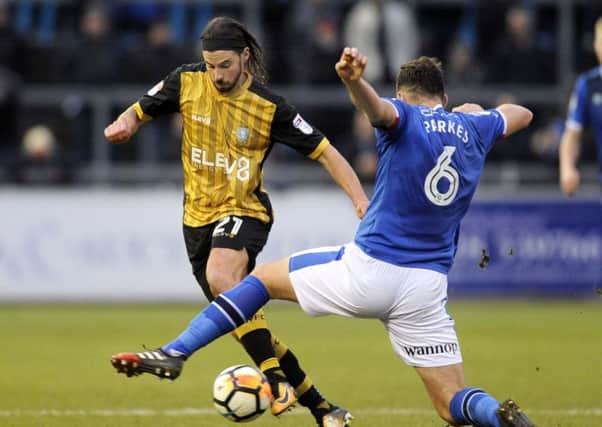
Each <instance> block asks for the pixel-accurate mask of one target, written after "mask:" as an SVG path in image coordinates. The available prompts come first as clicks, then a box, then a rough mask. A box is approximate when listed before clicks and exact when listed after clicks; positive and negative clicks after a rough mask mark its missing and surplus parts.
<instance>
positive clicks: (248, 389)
mask: <svg viewBox="0 0 602 427" xmlns="http://www.w3.org/2000/svg"><path fill="white" fill-rule="evenodd" d="M271 401H272V390H271V388H270V384H269V383H268V379H267V378H266V376H265V375H264V374H263V372H261V371H260V370H258V369H256V368H254V367H253V366H249V365H235V366H230V367H229V368H226V369H224V370H223V371H222V372H220V373H219V374H218V375H217V378H216V379H215V382H214V383H213V404H214V405H215V408H216V409H217V412H219V413H220V414H221V415H223V416H224V417H226V418H227V419H229V420H231V421H234V422H236V423H245V422H248V421H252V420H254V419H256V418H257V417H259V416H260V415H261V414H263V413H264V412H265V410H266V409H268V408H269V407H270V403H271Z"/></svg>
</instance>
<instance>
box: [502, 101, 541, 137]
mask: <svg viewBox="0 0 602 427" xmlns="http://www.w3.org/2000/svg"><path fill="white" fill-rule="evenodd" d="M496 110H498V111H500V112H501V113H502V114H503V115H504V118H505V119H506V136H508V135H512V134H513V133H515V132H518V131H519V130H522V129H524V128H526V127H527V126H529V124H530V123H531V120H533V113H532V112H531V110H529V109H528V108H525V107H523V106H522V105H517V104H502V105H500V106H498V107H496Z"/></svg>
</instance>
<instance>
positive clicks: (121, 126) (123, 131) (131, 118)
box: [105, 107, 143, 144]
mask: <svg viewBox="0 0 602 427" xmlns="http://www.w3.org/2000/svg"><path fill="white" fill-rule="evenodd" d="M142 123H143V122H142V120H140V119H139V118H138V114H136V110H134V108H133V107H129V108H128V109H127V110H125V111H124V112H123V113H121V114H120V115H119V117H118V118H117V120H115V121H114V122H113V123H111V124H110V125H109V126H107V127H106V128H105V138H106V139H107V140H108V141H109V142H111V143H113V144H120V143H122V142H126V141H127V140H128V139H130V138H131V137H132V136H133V135H134V134H135V133H136V132H137V131H138V128H139V127H140V125H142Z"/></svg>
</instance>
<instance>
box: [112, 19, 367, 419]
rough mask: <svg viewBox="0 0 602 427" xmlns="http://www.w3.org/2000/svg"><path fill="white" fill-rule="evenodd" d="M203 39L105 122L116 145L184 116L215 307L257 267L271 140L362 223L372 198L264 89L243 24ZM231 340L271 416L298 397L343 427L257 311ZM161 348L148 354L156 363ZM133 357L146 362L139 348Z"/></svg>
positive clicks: (196, 260) (124, 367) (191, 230)
mask: <svg viewBox="0 0 602 427" xmlns="http://www.w3.org/2000/svg"><path fill="white" fill-rule="evenodd" d="M201 42H202V48H203V53H202V55H203V60H202V61H201V62H200V63H197V64H189V65H183V66H181V67H179V68H177V69H176V70H174V71H173V72H172V73H170V74H169V75H168V76H167V77H166V78H165V79H164V80H163V81H161V82H160V83H158V84H157V85H156V86H155V87H153V88H152V89H151V90H150V91H149V92H148V93H147V94H146V95H144V96H142V97H141V98H140V99H139V100H138V101H137V102H136V103H134V104H133V105H132V106H131V107H129V108H128V109H126V110H125V111H124V112H123V113H122V114H121V115H120V116H119V117H118V118H117V120H115V121H114V122H113V123H112V124H110V125H109V126H107V128H106V129H105V137H106V138H107V139H108V140H109V141H110V142H111V143H122V142H125V141H127V140H128V139H130V138H131V137H132V135H134V134H135V133H136V131H137V130H138V128H139V127H140V126H141V125H142V124H143V123H144V122H146V121H148V120H151V119H152V118H155V117H157V116H160V115H163V114H168V113H175V112H179V113H180V114H181V115H182V119H183V136H182V166H183V169H184V192H185V199H184V239H185V242H186V248H187V251H188V256H189V259H190V262H191V264H192V268H193V273H194V275H195V277H196V279H197V281H198V283H199V285H200V286H201V288H202V289H203V292H204V293H205V295H206V296H207V298H208V299H209V300H210V301H212V300H213V299H214V298H215V296H217V295H218V294H220V293H221V292H223V291H226V290H228V289H230V288H232V287H233V286H234V285H235V284H236V283H238V282H239V281H240V280H241V279H242V278H243V277H245V276H246V275H247V274H248V273H249V272H250V271H251V270H252V269H253V268H254V266H255V259H256V257H257V255H258V253H259V252H260V251H261V250H262V249H263V247H264V245H265V243H266V241H267V237H268V234H269V232H270V228H271V225H272V219H273V215H272V208H271V205H270V201H269V198H268V194H267V192H266V191H265V190H264V188H263V172H262V168H263V164H264V161H265V159H266V157H267V155H268V154H269V152H270V150H271V148H272V146H273V144H276V143H281V144H286V145H288V146H290V147H292V148H293V149H295V150H296V151H298V152H299V153H300V154H302V155H305V156H307V157H309V158H311V159H315V160H317V161H319V162H320V163H321V164H322V166H323V167H324V168H325V169H326V170H327V171H328V172H329V173H330V175H331V176H332V178H333V179H334V181H335V182H336V183H337V184H338V185H339V186H340V187H342V188H343V190H344V191H345V192H346V193H347V195H348V196H349V198H350V199H351V201H352V203H353V206H354V207H355V210H356V213H357V215H358V217H359V218H362V217H363V216H364V213H365V211H366V208H367V205H368V198H367V197H366V194H365V193H364V191H363V189H362V187H361V185H360V182H359V180H358V178H357V176H356V174H355V172H354V171H353V170H352V168H351V167H350V165H349V164H348V163H347V161H346V160H345V159H344V158H343V157H342V156H341V154H340V153H339V152H338V151H337V150H336V149H335V148H334V147H333V146H332V145H331V144H330V142H329V141H328V139H327V138H326V137H325V136H324V135H323V134H322V133H320V131H318V130H317V129H315V128H314V127H312V126H311V125H310V124H309V123H307V122H306V121H305V120H304V119H303V118H302V117H301V115H300V114H299V113H298V112H297V111H296V110H295V108H294V107H293V106H291V105H290V104H288V103H287V102H286V100H285V99H284V98H282V97H281V96H279V95H277V94H275V93H273V92H272V91H271V90H269V89H268V88H267V87H266V86H265V85H264V84H265V82H266V77H267V73H266V70H265V66H264V62H263V55H262V50H261V47H260V46H259V44H258V43H257V41H256V40H255V38H254V37H253V35H252V34H251V33H249V31H248V30H247V29H246V28H245V27H244V26H243V25H242V24H241V23H239V22H238V21H236V20H234V19H231V18H227V17H218V18H214V19H213V20H211V21H210V22H209V23H208V24H207V26H206V27H205V29H204V30H203V33H202V36H201ZM234 335H235V336H236V338H237V339H238V340H239V341H240V342H241V344H242V345H243V346H244V348H245V349H246V351H247V352H248V353H249V355H250V356H251V358H252V359H253V360H254V362H255V363H256V364H257V365H258V366H259V367H260V369H261V370H262V371H263V372H265V373H266V375H267V376H268V379H269V380H270V383H271V385H272V390H273V394H274V400H273V402H272V413H273V414H275V415H278V414H281V413H282V412H284V411H286V410H287V409H288V408H290V407H291V406H292V405H294V404H295V402H296V400H297V399H298V401H299V403H301V404H302V405H304V406H307V407H308V408H309V409H310V411H311V412H312V414H313V416H314V417H315V419H316V421H317V423H318V425H319V426H338V427H343V426H345V425H347V422H348V420H349V419H350V418H351V416H350V414H349V413H348V412H347V411H346V410H344V409H342V408H339V407H337V406H335V405H333V404H331V403H330V402H328V401H327V400H326V399H325V398H324V397H323V396H322V395H321V394H320V393H319V392H318V390H317V389H316V387H315V386H314V385H313V384H312V382H311V380H310V379H309V377H307V376H306V375H305V372H304V371H303V370H302V369H301V368H300V366H299V363H298V361H297V358H296V357H295V355H294V354H293V353H292V352H291V350H290V349H289V348H287V346H286V345H285V344H284V343H282V341H280V340H279V339H277V338H276V337H274V336H273V335H271V333H270V331H269V330H268V329H267V323H266V320H265V316H264V314H263V312H262V311H261V312H259V313H258V314H257V315H256V316H255V317H254V318H253V319H252V320H250V321H249V322H247V323H246V324H244V325H242V326H241V327H239V328H238V329H236V330H235V331H234ZM160 352H161V350H154V351H152V352H151V353H152V354H153V357H154V358H157V359H159V360H160V359H161V357H160V356H161V354H160ZM147 353H148V352H147ZM136 355H137V356H136V357H141V358H144V357H148V355H147V354H145V353H144V352H142V353H136ZM170 356H172V359H173V356H178V355H175V354H172V355H170ZM138 362H139V361H136V360H132V361H129V362H126V363H125V364H124V361H123V360H120V361H119V363H117V360H116V359H113V364H114V366H115V367H116V368H117V370H118V371H119V372H123V373H125V374H127V375H128V376H131V375H138V374H140V373H142V372H141V371H140V366H141V364H140V363H138ZM180 366H181V365H180ZM152 373H153V374H155V375H157V376H159V377H167V378H172V379H175V378H176V377H177V376H178V375H179V373H180V371H179V369H173V367H171V366H165V367H164V368H161V369H157V370H155V371H154V372H152Z"/></svg>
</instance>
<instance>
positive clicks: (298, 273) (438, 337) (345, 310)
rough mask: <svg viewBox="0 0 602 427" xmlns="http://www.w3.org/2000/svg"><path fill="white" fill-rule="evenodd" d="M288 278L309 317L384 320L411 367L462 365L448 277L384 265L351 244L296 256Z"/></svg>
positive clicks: (393, 342) (398, 348)
mask: <svg viewBox="0 0 602 427" xmlns="http://www.w3.org/2000/svg"><path fill="white" fill-rule="evenodd" d="M289 276H290V278H291V282H292V284H293V288H294V289H295V293H296V294H297V300H298V301H299V305H300V306H301V308H302V309H303V311H305V312H306V313H307V314H309V315H312V316H322V315H327V314H337V315H340V316H348V317H360V318H374V319H379V320H381V321H382V322H383V324H384V325H385V328H386V329H387V331H388V333H389V338H390V340H391V344H392V345H393V349H394V351H395V353H397V355H398V356H399V357H400V358H401V359H402V360H403V361H404V362H405V363H407V364H408V365H410V366H416V367H436V366H447V365H452V364H456V363H460V362H462V353H461V351H460V344H459V343H458V337H457V335H456V330H455V329H454V320H453V319H452V317H451V316H450V315H449V314H448V313H447V309H446V303H447V276H446V275H445V274H441V273H439V272H436V271H432V270H425V269H420V268H407V267H400V266H397V265H394V264H390V263H387V262H384V261H380V260H377V259H375V258H372V257H371V256H369V255H367V254H366V253H364V252H363V251H362V250H361V249H360V248H359V247H358V246H357V245H355V244H354V243H348V244H346V245H344V246H331V247H323V248H317V249H310V250H308V251H303V252H299V253H296V254H294V255H292V256H291V258H290V262H289Z"/></svg>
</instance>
